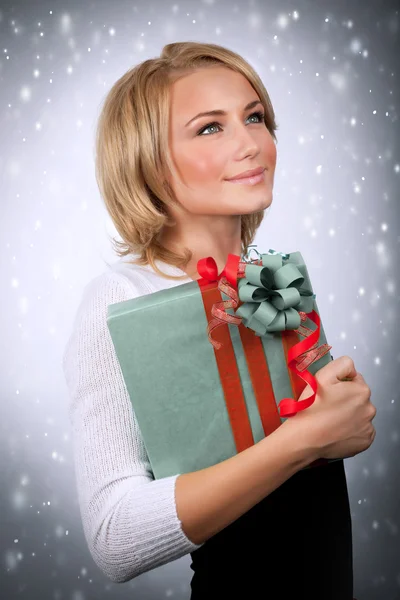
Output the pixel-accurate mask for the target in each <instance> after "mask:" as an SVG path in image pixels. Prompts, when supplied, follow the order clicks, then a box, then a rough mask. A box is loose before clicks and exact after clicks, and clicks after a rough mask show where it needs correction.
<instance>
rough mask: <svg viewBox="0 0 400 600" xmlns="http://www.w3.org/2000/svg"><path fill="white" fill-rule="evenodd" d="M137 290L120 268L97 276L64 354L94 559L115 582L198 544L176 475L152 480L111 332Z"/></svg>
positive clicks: (77, 467)
mask: <svg viewBox="0 0 400 600" xmlns="http://www.w3.org/2000/svg"><path fill="white" fill-rule="evenodd" d="M138 285H139V284H138ZM135 295H140V291H139V290H136V291H135V289H133V283H131V282H130V281H129V280H128V279H126V278H125V277H124V276H123V275H120V274H118V273H117V274H115V273H106V274H103V275H101V276H100V277H98V278H96V279H95V280H94V281H92V282H91V284H89V286H87V288H86V289H85V293H84V296H83V299H82V301H81V303H80V306H79V309H78V311H77V315H76V317H75V322H74V326H73V331H72V334H71V336H70V338H69V340H68V343H67V345H66V348H65V350H64V355H63V369H64V376H65V379H66V383H67V387H68V393H69V416H70V422H71V425H72V444H73V451H74V465H75V473H76V485H77V492H78V500H79V507H80V513H81V517H82V525H83V530H84V534H85V538H86V541H87V544H88V548H89V551H90V553H91V555H92V558H93V560H94V561H95V563H96V564H97V566H98V567H99V568H100V569H101V570H102V571H103V573H104V574H105V575H106V576H107V577H108V578H109V579H111V580H112V581H113V582H115V583H122V582H125V581H129V580H130V579H133V578H134V577H137V576H138V575H140V574H141V573H143V572H145V571H148V570H150V569H154V568H156V567H158V566H161V565H163V564H165V563H167V562H170V561H173V560H176V559H178V558H180V557H182V556H184V555H186V554H188V553H189V552H192V551H193V550H195V549H196V548H198V547H199V545H197V544H194V543H192V542H191V541H190V539H188V538H187V537H186V535H185V533H184V531H183V530H182V527H181V523H180V521H179V519H178V516H177V513H176V504H175V481H176V478H177V477H178V475H174V476H172V477H167V478H164V479H158V480H154V476H153V473H152V471H151V466H150V463H149V459H148V456H147V453H146V450H145V446H144V443H143V439H142V436H141V433H140V430H139V427H138V423H137V421H136V418H135V415H134V412H133V408H132V404H131V401H130V398H129V395H128V392H127V390H126V387H125V383H124V380H123V376H122V373H121V371H120V366H119V363H118V360H117V357H116V355H115V350H114V346H113V344H112V340H111V336H110V334H109V331H108V327H107V323H106V313H107V306H108V304H112V303H114V302H120V301H123V300H127V299H128V298H131V297H134V296H135Z"/></svg>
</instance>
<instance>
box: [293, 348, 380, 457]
mask: <svg viewBox="0 0 400 600" xmlns="http://www.w3.org/2000/svg"><path fill="white" fill-rule="evenodd" d="M314 377H315V379H316V380H317V384H318V385H317V394H316V397H315V400H314V402H313V404H312V405H311V406H309V407H308V408H306V409H305V410H303V411H300V412H298V413H296V414H295V415H294V416H292V417H289V418H288V419H287V420H286V421H285V422H284V423H283V425H285V426H286V425H289V426H290V424H292V426H293V427H301V428H303V429H302V431H303V432H304V436H305V437H304V439H306V440H307V443H309V446H310V448H313V449H315V450H316V452H317V454H318V457H319V458H348V457H351V456H355V455H356V454H359V453H360V452H363V451H364V450H367V448H369V447H370V446H371V444H372V442H373V441H374V439H375V434H376V431H375V428H374V426H373V425H372V419H373V418H374V417H375V415H376V408H375V406H374V405H373V404H372V403H371V401H370V397H371V389H370V388H369V386H368V385H367V383H366V382H365V379H364V377H363V376H362V375H361V373H359V372H358V371H356V369H355V366H354V362H353V360H352V359H351V358H350V357H349V356H340V357H339V358H336V359H335V360H332V361H331V362H330V363H328V364H327V365H325V366H324V367H322V368H321V369H319V370H318V371H317V372H316V374H315V375H314ZM346 379H347V380H348V381H345V380H346ZM312 391H313V390H312V388H311V386H310V385H309V384H307V385H306V387H305V389H304V390H303V392H302V393H301V395H300V397H299V400H304V399H305V398H308V397H309V396H311V394H312Z"/></svg>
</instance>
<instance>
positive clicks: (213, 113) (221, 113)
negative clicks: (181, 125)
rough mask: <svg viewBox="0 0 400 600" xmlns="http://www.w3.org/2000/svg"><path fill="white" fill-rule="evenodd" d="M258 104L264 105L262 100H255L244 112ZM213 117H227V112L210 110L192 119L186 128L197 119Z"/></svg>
mask: <svg viewBox="0 0 400 600" xmlns="http://www.w3.org/2000/svg"><path fill="white" fill-rule="evenodd" d="M257 104H261V105H262V102H261V101H260V100H253V101H252V102H249V104H247V106H245V107H244V111H246V110H249V109H250V108H253V107H254V106H256V105H257ZM213 115H226V112H225V111H224V110H221V109H216V110H209V111H208V112H202V113H199V114H198V115H196V116H195V117H193V119H190V121H188V122H187V123H186V125H185V127H187V126H188V125H190V123H191V122H192V121H194V120H195V119H198V118H199V117H208V116H213Z"/></svg>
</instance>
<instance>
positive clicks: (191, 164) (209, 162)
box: [182, 151, 222, 181]
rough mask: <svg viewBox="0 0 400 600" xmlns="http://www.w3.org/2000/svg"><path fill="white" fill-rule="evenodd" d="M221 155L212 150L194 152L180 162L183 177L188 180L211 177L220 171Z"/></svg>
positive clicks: (201, 179) (200, 179)
mask: <svg viewBox="0 0 400 600" xmlns="http://www.w3.org/2000/svg"><path fill="white" fill-rule="evenodd" d="M221 162H222V161H221V157H220V156H218V155H217V154H216V153H214V152H207V151H204V152H196V154H195V155H193V156H191V157H186V158H185V159H184V161H183V162H182V165H183V172H184V173H185V178H186V179H187V180H188V181H189V180H190V181H204V180H206V179H212V178H213V177H215V175H220V173H221V166H220V163H221Z"/></svg>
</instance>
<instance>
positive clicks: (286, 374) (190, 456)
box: [107, 250, 340, 479]
mask: <svg viewBox="0 0 400 600" xmlns="http://www.w3.org/2000/svg"><path fill="white" fill-rule="evenodd" d="M256 252H257V251H256ZM257 254H258V252H257ZM198 271H199V274H200V275H201V278H200V279H199V280H196V281H191V282H189V283H184V284H182V285H177V286H175V287H172V288H168V289H164V290H157V291H156V292H153V293H150V294H147V295H144V296H140V297H138V298H133V299H130V300H126V301H124V302H119V303H117V304H112V305H110V306H109V307H108V314H107V325H108V328H109V331H110V335H111V338H112V341H113V344H114V347H115V351H116V355H117V358H118V361H119V364H120V366H121V371H122V374H123V377H124V380H125V384H126V388H127V391H128V393H129V396H130V399H131V402H132V406H133V410H134V412H135V415H136V418H137V420H138V424H139V428H140V431H141V434H142V437H143V441H144V444H145V447H146V451H147V454H148V457H149V460H150V464H151V467H152V471H153V473H154V477H155V478H156V479H159V478H162V477H168V476H171V475H175V474H177V473H180V474H183V473H188V472H192V471H198V470H200V469H203V468H206V467H209V466H211V465H214V464H217V463H219V462H222V461H224V460H226V459H228V458H230V457H232V456H233V455H234V454H236V453H238V452H241V451H243V450H245V449H246V448H248V447H249V446H251V445H253V444H255V443H257V442H259V441H260V440H261V439H263V438H264V437H265V436H267V435H269V434H270V433H272V432H273V431H274V430H275V429H276V428H277V427H279V426H280V425H281V424H282V423H283V422H284V421H285V420H286V419H287V418H291V416H293V415H294V414H295V413H296V412H298V411H299V410H305V409H307V407H308V406H310V405H311V404H312V402H313V401H314V399H315V394H316V390H317V383H316V380H315V378H314V375H315V373H316V372H317V371H318V370H319V369H320V368H322V367H323V366H324V365H326V364H327V363H328V362H329V361H330V360H332V356H331V355H330V352H329V350H330V349H331V346H328V344H327V340H326V337H325V332H324V329H323V326H322V323H321V319H320V316H319V311H318V306H317V303H316V295H315V294H314V292H313V289H312V286H311V281H310V278H309V275H308V271H307V267H306V265H305V262H304V260H303V257H302V255H301V253H300V252H292V253H290V254H284V253H280V252H276V251H274V250H269V251H268V253H266V254H258V258H256V259H253V260H245V259H243V258H241V257H239V256H237V255H233V254H230V255H229V258H228V262H227V264H226V265H225V268H224V270H223V272H222V273H221V274H220V275H218V273H217V267H216V263H215V261H214V259H213V258H212V257H207V258H204V259H201V260H200V261H199V262H198ZM307 383H309V384H310V386H311V387H312V389H313V392H314V393H313V394H312V395H311V396H310V397H309V398H307V399H306V400H303V401H299V402H297V400H298V398H299V396H300V394H301V392H302V391H303V389H304V388H305V387H306V385H307ZM333 460H340V459H333ZM328 462H332V460H326V459H320V460H318V461H316V462H314V463H312V465H309V466H307V467H305V468H310V467H311V466H319V465H323V464H326V463H328Z"/></svg>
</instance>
